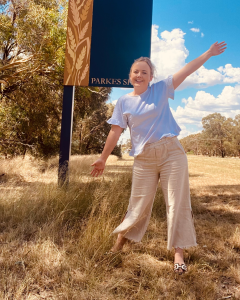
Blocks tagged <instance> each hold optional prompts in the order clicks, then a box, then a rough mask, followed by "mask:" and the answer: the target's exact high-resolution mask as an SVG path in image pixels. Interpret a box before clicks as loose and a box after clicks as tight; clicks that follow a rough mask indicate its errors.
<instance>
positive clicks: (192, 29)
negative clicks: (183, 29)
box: [190, 28, 200, 32]
mask: <svg viewBox="0 0 240 300" xmlns="http://www.w3.org/2000/svg"><path fill="white" fill-rule="evenodd" d="M190 30H191V31H193V32H200V29H199V28H191V29H190Z"/></svg>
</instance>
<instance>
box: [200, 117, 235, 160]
mask: <svg viewBox="0 0 240 300" xmlns="http://www.w3.org/2000/svg"><path fill="white" fill-rule="evenodd" d="M231 122H232V119H226V117H224V116H222V115H221V114H219V113H214V114H210V115H208V116H206V117H204V118H202V125H203V136H204V137H205V139H209V140H210V141H211V142H213V143H214V145H215V147H216V151H219V152H220V153H221V156H222V157H224V156H225V155H226V148H225V145H224V142H225V141H229V140H231V130H230V128H229V123H231Z"/></svg>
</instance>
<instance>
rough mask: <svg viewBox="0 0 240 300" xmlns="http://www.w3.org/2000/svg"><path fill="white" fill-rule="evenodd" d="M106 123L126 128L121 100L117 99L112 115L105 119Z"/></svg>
mask: <svg viewBox="0 0 240 300" xmlns="http://www.w3.org/2000/svg"><path fill="white" fill-rule="evenodd" d="M107 123H108V124H112V125H118V126H120V127H121V128H127V126H128V123H127V117H126V116H125V115H124V114H123V110H122V101H121V100H120V99H119V100H118V101H117V104H116V105H115V107H114V110H113V114H112V117H111V118H110V119H109V120H108V121H107Z"/></svg>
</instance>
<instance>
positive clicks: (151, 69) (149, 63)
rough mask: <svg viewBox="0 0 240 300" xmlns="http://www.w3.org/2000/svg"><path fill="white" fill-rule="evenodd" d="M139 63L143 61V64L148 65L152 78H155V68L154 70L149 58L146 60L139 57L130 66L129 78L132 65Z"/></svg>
mask: <svg viewBox="0 0 240 300" xmlns="http://www.w3.org/2000/svg"><path fill="white" fill-rule="evenodd" d="M141 61H144V62H145V63H147V64H148V66H149V68H150V72H151V76H153V77H154V76H155V73H156V68H155V66H154V64H153V63H152V62H151V60H150V58H148V57H143V56H141V57H139V58H138V59H135V60H134V63H133V64H132V66H131V69H130V73H129V76H130V74H131V72H132V67H133V65H134V64H135V63H138V62H141Z"/></svg>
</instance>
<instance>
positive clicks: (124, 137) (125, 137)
mask: <svg viewBox="0 0 240 300" xmlns="http://www.w3.org/2000/svg"><path fill="white" fill-rule="evenodd" d="M130 139H131V137H130V131H129V128H127V129H126V130H125V131H124V132H123V133H122V134H121V136H120V139H119V142H118V144H124V143H125V142H126V141H127V140H130Z"/></svg>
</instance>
